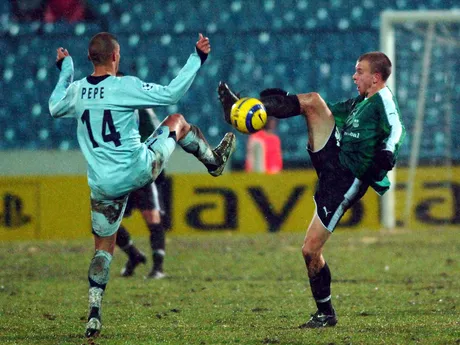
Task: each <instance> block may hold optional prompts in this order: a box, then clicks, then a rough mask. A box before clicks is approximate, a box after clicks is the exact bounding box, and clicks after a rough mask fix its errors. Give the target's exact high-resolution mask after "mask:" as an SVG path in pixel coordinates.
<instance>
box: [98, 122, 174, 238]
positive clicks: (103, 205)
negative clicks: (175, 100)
mask: <svg viewBox="0 0 460 345" xmlns="http://www.w3.org/2000/svg"><path fill="white" fill-rule="evenodd" d="M145 145H146V146H147V148H148V150H150V151H151V152H150V153H151V154H150V155H149V156H150V157H149V159H148V160H147V161H146V164H148V165H149V167H148V172H149V175H150V177H151V179H150V181H146V183H151V182H152V181H154V180H155V179H156V178H157V176H158V175H159V174H160V173H161V171H162V170H163V169H164V167H165V165H166V163H167V161H168V160H169V157H171V154H172V153H173V151H174V148H175V147H176V138H175V136H174V135H170V132H169V127H167V126H161V127H159V128H157V129H156V130H155V132H153V134H152V135H151V136H150V137H149V138H148V139H147V140H146V141H145ZM140 187H142V186H139V185H136V184H133V185H132V188H127V189H126V194H125V195H122V196H119V197H116V198H107V197H105V196H103V195H102V194H101V193H97V192H96V191H92V192H91V225H92V231H93V234H95V235H97V236H99V237H108V236H112V235H113V234H114V233H115V232H117V231H118V228H119V227H120V224H121V221H122V219H123V214H124V212H125V209H126V203H127V201H128V196H129V193H131V192H132V191H134V190H136V189H138V188H140Z"/></svg>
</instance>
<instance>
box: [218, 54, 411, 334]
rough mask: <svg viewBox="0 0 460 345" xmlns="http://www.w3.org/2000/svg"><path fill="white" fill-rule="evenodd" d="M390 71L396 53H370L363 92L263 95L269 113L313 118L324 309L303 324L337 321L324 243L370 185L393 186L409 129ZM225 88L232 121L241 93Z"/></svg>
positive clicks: (358, 72)
mask: <svg viewBox="0 0 460 345" xmlns="http://www.w3.org/2000/svg"><path fill="white" fill-rule="evenodd" d="M390 74H391V61H390V60H389V59H388V57H387V56H386V55H385V54H383V53H381V52H369V53H366V54H363V55H361V56H360V57H359V59H358V61H357V63H356V66H355V73H354V74H353V81H354V82H355V84H356V85H357V89H358V92H359V96H358V97H356V98H352V99H349V100H347V101H345V102H339V103H335V104H331V103H326V102H325V101H324V100H323V99H322V98H321V96H320V95H319V94H318V93H314V92H312V93H306V94H298V95H289V94H288V93H287V92H285V91H284V90H281V89H266V90H264V91H262V92H261V94H260V96H261V97H260V99H261V101H262V102H263V103H264V105H265V107H266V109H267V114H268V115H269V116H274V117H277V118H288V117H292V116H296V115H298V114H302V115H303V116H304V117H305V120H306V124H307V129H308V147H307V149H308V152H309V154H310V157H311V160H312V163H313V166H314V167H315V169H316V172H317V175H318V178H319V181H318V187H317V190H316V192H315V196H314V201H315V204H316V212H315V215H314V216H313V219H312V221H311V223H310V225H309V227H308V229H307V233H306V236H305V239H304V243H303V246H302V254H303V257H304V260H305V264H306V266H307V271H308V277H309V279H310V287H311V291H312V293H313V297H314V299H315V301H316V305H317V308H318V310H317V311H316V313H314V314H313V315H312V316H311V318H310V319H309V320H308V321H307V322H306V323H305V324H303V325H301V326H300V327H301V328H320V327H327V326H335V325H336V323H337V316H336V313H335V310H334V308H333V307H332V301H331V273H330V271H329V267H328V265H327V263H326V261H325V260H324V257H323V254H322V251H323V246H324V244H325V243H326V241H327V240H328V239H329V237H330V236H331V234H332V232H333V231H334V229H335V227H336V225H337V223H338V222H339V220H340V219H341V218H342V216H343V214H344V213H345V211H346V210H347V209H349V208H350V207H351V206H352V205H353V204H354V203H356V202H357V201H358V200H359V199H360V198H361V197H362V196H363V195H364V194H365V193H366V191H367V189H368V187H369V186H371V187H372V188H373V189H374V190H375V191H376V192H377V193H378V194H380V195H382V194H383V193H385V192H386V191H387V190H388V189H389V186H390V182H389V180H388V177H387V172H388V171H389V170H391V169H393V167H394V165H395V161H396V157H397V154H398V151H399V148H400V147H401V143H402V141H403V139H404V136H405V129H404V126H403V124H402V123H401V114H400V111H399V108H398V104H397V101H396V99H395V97H394V96H393V94H392V93H391V91H390V89H389V88H388V87H387V86H386V85H385V82H386V80H387V79H388V77H389V76H390ZM218 94H219V99H220V101H221V103H222V106H223V108H224V117H225V119H226V120H227V122H229V116H230V109H231V106H232V105H233V104H234V103H235V101H236V100H237V99H238V97H237V96H236V95H235V94H234V93H233V92H232V91H231V90H230V89H229V87H228V86H227V85H226V84H225V83H222V82H221V83H220V84H219V87H218ZM229 123H230V122H229Z"/></svg>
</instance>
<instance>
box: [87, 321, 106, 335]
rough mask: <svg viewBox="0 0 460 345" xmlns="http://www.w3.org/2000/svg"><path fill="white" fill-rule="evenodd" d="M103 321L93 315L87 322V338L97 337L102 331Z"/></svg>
mask: <svg viewBox="0 0 460 345" xmlns="http://www.w3.org/2000/svg"><path fill="white" fill-rule="evenodd" d="M101 328H102V323H101V319H100V318H98V317H92V318H90V319H89V320H88V323H87V324H86V331H85V336H86V337H87V338H95V337H97V336H98V335H99V333H101Z"/></svg>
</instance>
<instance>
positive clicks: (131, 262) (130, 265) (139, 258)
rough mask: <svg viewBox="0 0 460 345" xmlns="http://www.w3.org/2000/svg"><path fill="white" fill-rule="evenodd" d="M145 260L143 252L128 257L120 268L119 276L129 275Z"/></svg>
mask: <svg viewBox="0 0 460 345" xmlns="http://www.w3.org/2000/svg"><path fill="white" fill-rule="evenodd" d="M146 262H147V258H146V257H145V255H144V254H142V253H141V252H139V254H138V255H136V256H135V257H134V258H133V259H131V258H129V259H128V261H127V262H126V265H125V267H123V268H122V269H121V276H122V277H131V276H132V275H133V274H134V270H135V269H136V267H137V266H138V265H139V264H145V263H146Z"/></svg>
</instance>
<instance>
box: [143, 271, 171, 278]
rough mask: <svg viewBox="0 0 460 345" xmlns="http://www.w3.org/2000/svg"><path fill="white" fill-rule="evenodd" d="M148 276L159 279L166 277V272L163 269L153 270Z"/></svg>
mask: <svg viewBox="0 0 460 345" xmlns="http://www.w3.org/2000/svg"><path fill="white" fill-rule="evenodd" d="M146 278H148V279H157V280H159V279H163V278H166V274H164V273H163V272H161V271H156V270H151V271H150V273H149V274H148V276H147V277H146Z"/></svg>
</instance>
